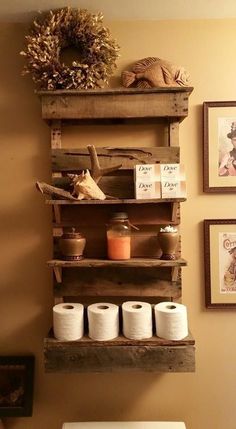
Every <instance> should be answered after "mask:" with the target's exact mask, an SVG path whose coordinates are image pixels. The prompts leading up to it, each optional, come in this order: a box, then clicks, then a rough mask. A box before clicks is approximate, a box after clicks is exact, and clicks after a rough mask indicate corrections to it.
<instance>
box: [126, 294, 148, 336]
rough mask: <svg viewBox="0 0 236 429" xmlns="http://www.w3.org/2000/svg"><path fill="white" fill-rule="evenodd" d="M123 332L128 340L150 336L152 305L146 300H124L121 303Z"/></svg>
mask: <svg viewBox="0 0 236 429" xmlns="http://www.w3.org/2000/svg"><path fill="white" fill-rule="evenodd" d="M122 316H123V334H124V336H125V337H126V338H129V339H130V340H143V339H145V338H150V337H151V336H152V307H151V305H150V304H149V303H148V302H142V301H126V302H124V303H123V304H122Z"/></svg>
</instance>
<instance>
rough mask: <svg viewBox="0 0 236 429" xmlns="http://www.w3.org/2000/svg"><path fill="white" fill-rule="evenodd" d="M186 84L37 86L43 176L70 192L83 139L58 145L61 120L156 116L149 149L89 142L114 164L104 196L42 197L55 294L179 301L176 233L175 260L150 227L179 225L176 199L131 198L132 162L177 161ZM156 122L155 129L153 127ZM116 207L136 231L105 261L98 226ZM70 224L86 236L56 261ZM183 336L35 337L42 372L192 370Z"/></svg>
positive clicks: (134, 120)
mask: <svg viewBox="0 0 236 429" xmlns="http://www.w3.org/2000/svg"><path fill="white" fill-rule="evenodd" d="M192 90H193V88H191V87H174V88H151V89H139V88H131V89H130V88H128V89H126V88H117V89H104V90H89V91H87V90H86V91H75V90H73V91H68V90H61V91H40V92H38V95H39V97H40V98H41V104H42V118H43V119H44V120H45V121H46V122H47V123H48V124H49V125H50V127H51V158H52V183H53V185H54V186H56V187H61V188H63V189H65V190H67V191H68V190H70V189H71V188H70V187H69V185H70V183H69V182H70V181H69V179H68V176H67V174H68V173H76V174H77V173H79V172H80V171H82V170H85V169H90V168H91V160H90V157H89V152H88V149H87V148H86V147H84V148H83V147H78V148H65V147H63V145H62V127H64V126H65V129H66V126H67V125H75V124H76V125H83V124H85V125H87V124H91V125H99V124H102V125H104V124H109V125H112V126H115V125H116V124H126V123H129V124H132V125H133V124H138V123H142V124H144V123H146V124H157V123H158V124H160V123H161V124H162V125H163V130H162V131H163V132H162V134H161V137H160V138H159V139H158V146H155V147H139V146H138V147H133V146H132V147H122V146H121V147H115V146H112V144H111V145H110V144H109V147H102V148H100V147H97V148H96V150H97V155H98V158H99V163H100V165H101V166H102V167H108V166H111V165H115V164H122V166H121V168H120V169H119V170H118V171H116V172H114V174H113V173H112V174H110V175H108V176H104V177H102V179H101V181H100V182H99V186H100V187H101V189H102V190H103V192H104V193H105V194H107V195H112V196H113V197H114V199H106V200H104V201H94V200H90V201H69V200H59V199H53V198H52V199H47V200H46V204H48V205H51V206H52V211H53V239H54V259H52V260H50V261H48V265H49V266H50V267H51V268H52V269H53V271H54V297H55V302H78V300H79V302H81V303H83V304H84V305H85V307H86V306H87V305H88V304H89V303H92V302H98V301H99V300H100V301H101V300H105V299H107V298H109V297H110V299H111V301H107V302H114V303H117V304H118V305H119V304H120V303H122V302H124V301H126V300H128V299H130V298H131V299H135V298H137V299H140V300H142V301H148V302H150V303H157V302H160V300H165V301H175V302H181V296H182V291H181V284H182V279H181V268H182V267H184V266H186V265H187V262H186V261H185V260H184V259H182V258H181V241H179V245H178V247H177V250H176V255H178V259H176V260H174V261H166V260H161V259H159V257H160V255H161V253H160V248H159V245H158V241H157V233H158V231H159V229H160V226H162V225H168V224H170V225H179V224H180V203H182V202H183V201H185V200H186V198H174V199H173V198H168V199H148V200H136V199H135V198H134V195H135V194H134V177H133V176H134V175H133V172H134V167H135V165H136V164H165V163H179V162H180V148H179V124H180V122H181V121H182V120H183V119H184V118H186V117H187V115H188V99H189V96H190V94H191V92H192ZM158 129H160V127H159V126H158ZM117 211H125V212H127V214H128V218H129V220H130V222H131V223H132V224H133V225H136V226H138V228H139V230H138V231H135V232H134V233H133V234H132V243H131V244H132V245H131V254H132V255H133V257H132V258H131V259H130V260H127V261H111V260H107V259H105V258H106V255H107V249H106V224H107V223H108V221H109V219H110V217H111V216H112V214H113V213H114V212H117ZM71 227H76V228H78V230H79V231H80V232H81V233H82V234H83V235H84V236H85V238H86V247H85V254H84V255H85V256H86V257H85V258H84V259H81V260H80V261H77V262H76V261H64V260H61V259H57V258H58V257H59V258H60V253H59V251H58V250H59V248H58V239H59V237H60V236H61V235H62V233H63V232H64V230H65V229H66V228H71ZM194 344H195V342H194V339H193V338H192V336H191V335H189V336H188V337H187V338H185V339H183V340H182V341H166V340H163V339H160V338H158V337H156V336H154V337H152V338H150V339H149V340H145V341H131V340H128V339H126V338H124V337H122V336H120V337H118V338H116V339H115V340H113V341H107V342H96V341H92V340H91V339H89V338H88V337H87V336H84V337H83V338H82V340H79V341H73V342H63V341H58V340H56V339H55V338H53V334H52V332H51V333H50V334H49V336H48V337H47V338H45V341H44V354H45V369H46V371H47V372H109V371H112V372H113V371H129V372H131V371H158V372H193V371H194V370H195V347H194Z"/></svg>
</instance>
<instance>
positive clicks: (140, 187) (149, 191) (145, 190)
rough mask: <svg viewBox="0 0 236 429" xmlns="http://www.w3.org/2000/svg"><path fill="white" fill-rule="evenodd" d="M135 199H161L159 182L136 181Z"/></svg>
mask: <svg viewBox="0 0 236 429" xmlns="http://www.w3.org/2000/svg"><path fill="white" fill-rule="evenodd" d="M135 198H136V200H147V199H154V198H161V182H160V181H154V180H152V181H151V180H136V181H135Z"/></svg>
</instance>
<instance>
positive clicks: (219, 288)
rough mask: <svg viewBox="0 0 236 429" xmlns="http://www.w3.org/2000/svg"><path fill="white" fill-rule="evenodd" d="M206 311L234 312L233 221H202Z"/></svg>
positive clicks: (235, 241)
mask: <svg viewBox="0 0 236 429" xmlns="http://www.w3.org/2000/svg"><path fill="white" fill-rule="evenodd" d="M204 249H205V299H206V307H207V308H236V219H221V220H219V219H213V220H212V219H206V220H204Z"/></svg>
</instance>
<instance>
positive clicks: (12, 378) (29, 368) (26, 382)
mask: <svg viewBox="0 0 236 429" xmlns="http://www.w3.org/2000/svg"><path fill="white" fill-rule="evenodd" d="M34 364H35V358H34V356H0V418H1V417H29V416H32V410H33V387H34Z"/></svg>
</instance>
